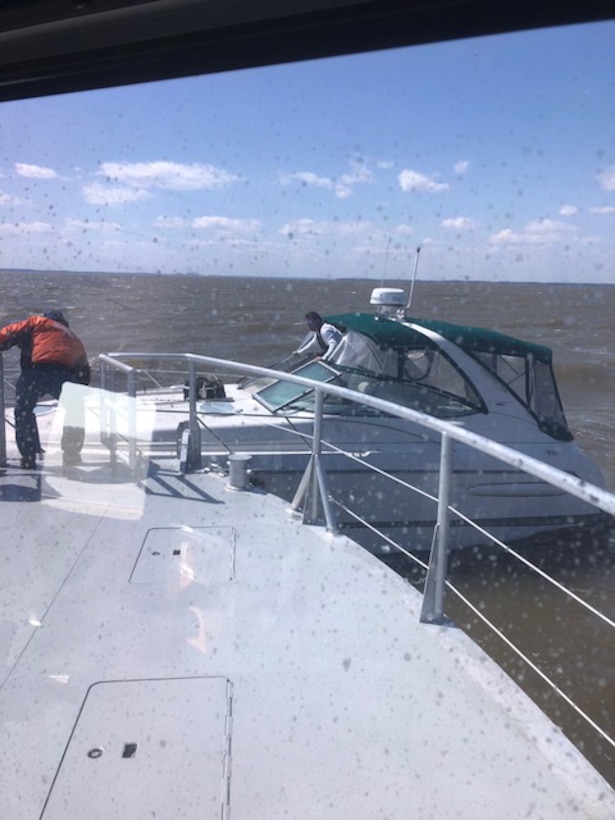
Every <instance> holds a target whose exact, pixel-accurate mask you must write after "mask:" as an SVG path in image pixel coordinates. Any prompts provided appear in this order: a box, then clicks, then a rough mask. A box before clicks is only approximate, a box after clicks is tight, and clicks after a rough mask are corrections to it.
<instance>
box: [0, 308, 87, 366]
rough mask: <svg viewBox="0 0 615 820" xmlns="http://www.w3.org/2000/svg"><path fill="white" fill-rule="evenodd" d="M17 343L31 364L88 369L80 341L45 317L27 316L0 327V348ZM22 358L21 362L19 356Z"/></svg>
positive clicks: (65, 328) (66, 328) (61, 326)
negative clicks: (22, 319) (21, 320)
mask: <svg viewBox="0 0 615 820" xmlns="http://www.w3.org/2000/svg"><path fill="white" fill-rule="evenodd" d="M14 345H18V346H19V347H20V348H21V350H22V354H26V358H27V357H28V354H29V358H30V360H31V363H32V365H33V366H35V365H40V364H53V365H60V366H63V367H70V368H71V369H75V370H78V369H88V370H89V368H88V357H87V353H86V352H85V348H84V346H83V343H82V342H81V340H80V339H79V337H78V336H77V335H76V334H75V333H73V331H72V330H70V328H68V327H65V326H64V325H63V324H61V323H60V322H54V321H53V319H47V318H46V317H45V316H30V318H29V319H25V320H24V321H23V322H15V324H12V325H6V327H3V328H2V330H0V350H8V348H9V347H13V346H14ZM22 361H24V359H23V357H22Z"/></svg>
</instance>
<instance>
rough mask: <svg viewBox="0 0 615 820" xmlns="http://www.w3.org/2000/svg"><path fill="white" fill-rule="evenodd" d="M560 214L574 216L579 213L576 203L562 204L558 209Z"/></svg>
mask: <svg viewBox="0 0 615 820" xmlns="http://www.w3.org/2000/svg"><path fill="white" fill-rule="evenodd" d="M559 213H560V216H574V215H575V214H578V213H579V209H578V208H577V206H576V205H562V207H561V208H560V209H559Z"/></svg>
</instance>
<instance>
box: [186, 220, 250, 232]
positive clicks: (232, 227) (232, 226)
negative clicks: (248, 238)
mask: <svg viewBox="0 0 615 820" xmlns="http://www.w3.org/2000/svg"><path fill="white" fill-rule="evenodd" d="M192 226H193V227H194V228H198V229H203V230H216V231H239V232H242V233H245V232H249V231H258V230H260V228H261V223H260V221H259V220H258V219H230V218H229V217H226V216H199V217H197V218H196V219H193V220H192Z"/></svg>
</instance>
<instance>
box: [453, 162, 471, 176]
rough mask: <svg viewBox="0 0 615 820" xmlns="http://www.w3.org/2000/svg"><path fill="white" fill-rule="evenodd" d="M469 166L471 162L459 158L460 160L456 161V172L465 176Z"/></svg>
mask: <svg viewBox="0 0 615 820" xmlns="http://www.w3.org/2000/svg"><path fill="white" fill-rule="evenodd" d="M469 167H470V163H469V161H468V160H467V159H461V160H459V162H456V163H455V165H454V166H453V168H454V170H455V173H456V174H457V175H458V176H463V175H464V174H467V172H468V169H469Z"/></svg>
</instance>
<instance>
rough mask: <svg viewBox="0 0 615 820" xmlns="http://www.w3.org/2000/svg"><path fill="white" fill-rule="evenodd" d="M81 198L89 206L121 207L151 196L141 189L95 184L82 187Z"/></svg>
mask: <svg viewBox="0 0 615 820" xmlns="http://www.w3.org/2000/svg"><path fill="white" fill-rule="evenodd" d="M83 196H84V198H85V201H86V202H87V203H88V204H89V205H123V204H124V203H125V202H135V201H136V200H138V199H147V198H149V197H150V196H151V194H150V193H148V192H147V191H145V190H142V189H137V188H126V187H114V186H111V185H99V184H98V183H96V182H95V183H93V184H92V185H85V186H84V188H83Z"/></svg>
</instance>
